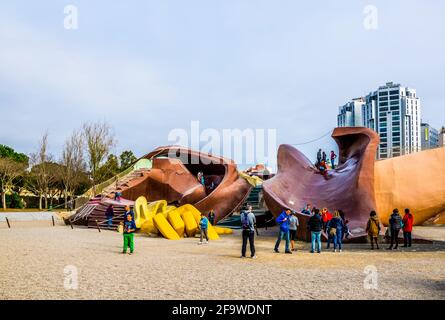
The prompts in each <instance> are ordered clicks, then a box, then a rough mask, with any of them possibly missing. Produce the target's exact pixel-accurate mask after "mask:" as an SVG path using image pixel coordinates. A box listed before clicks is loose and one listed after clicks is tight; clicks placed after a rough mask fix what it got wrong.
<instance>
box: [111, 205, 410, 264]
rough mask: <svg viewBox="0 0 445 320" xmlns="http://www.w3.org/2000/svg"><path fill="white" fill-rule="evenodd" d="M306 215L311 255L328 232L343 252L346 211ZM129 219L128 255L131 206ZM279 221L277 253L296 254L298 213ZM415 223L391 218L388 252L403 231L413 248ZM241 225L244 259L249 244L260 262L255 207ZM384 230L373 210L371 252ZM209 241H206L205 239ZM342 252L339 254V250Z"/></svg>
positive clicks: (128, 233) (204, 231)
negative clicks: (294, 252) (256, 246)
mask: <svg viewBox="0 0 445 320" xmlns="http://www.w3.org/2000/svg"><path fill="white" fill-rule="evenodd" d="M302 213H303V214H306V215H309V219H308V221H307V229H308V231H309V232H310V238H311V247H310V252H311V253H315V252H317V253H321V251H322V244H321V235H322V232H323V231H324V232H325V233H326V235H327V244H326V249H329V248H330V246H331V243H332V244H333V251H334V252H342V243H343V239H344V238H347V237H348V236H350V235H352V234H351V232H350V230H349V228H348V220H346V219H345V214H344V212H343V211H342V210H336V211H335V212H334V214H331V213H330V212H329V211H328V209H327V208H323V209H321V210H320V209H318V208H316V207H312V206H311V205H310V204H307V205H306V206H305V207H304V208H303V210H302ZM105 214H106V216H107V223H108V226H110V227H111V226H112V220H113V216H114V209H113V205H112V204H110V205H109V206H108V208H107V210H106V213H105ZM124 216H125V220H124V222H121V226H122V227H123V242H124V244H123V251H122V253H127V250H128V248H130V254H132V253H133V252H134V232H135V231H136V224H135V222H134V212H133V210H132V209H131V208H130V207H129V206H126V207H125V214H124ZM214 221H215V212H214V210H213V209H212V210H211V211H210V212H209V214H208V215H206V214H204V213H202V214H201V218H200V221H199V224H198V228H199V231H200V240H199V242H198V244H207V243H208V242H209V237H208V226H209V224H212V225H213V224H214ZM276 222H277V224H278V225H279V232H278V239H277V241H276V242H275V247H274V252H276V253H279V252H280V250H279V248H280V244H281V241H282V240H284V241H285V251H284V252H285V253H286V254H292V252H293V251H296V246H295V241H296V240H297V229H298V227H299V226H300V222H299V220H298V217H297V213H296V212H295V211H293V210H290V209H286V210H284V211H283V212H282V213H281V214H280V215H279V216H278V217H277V218H276ZM413 224H414V216H413V214H412V213H411V212H410V210H409V209H405V214H404V216H403V218H402V217H401V215H400V213H399V210H398V209H394V210H393V213H392V214H391V216H390V218H389V224H388V228H387V231H386V235H385V236H386V237H387V239H388V241H390V246H389V247H388V248H387V250H396V249H397V248H398V246H399V234H400V231H401V230H402V231H403V239H404V245H403V246H404V247H411V246H412V229H413ZM241 225H242V247H241V258H245V257H246V251H247V243H248V242H249V245H250V257H251V258H252V259H256V258H257V256H256V251H255V229H256V217H255V215H254V214H253V211H252V206H251V205H247V206H246V208H245V209H244V210H242V212H241ZM381 230H382V227H381V222H380V219H379V217H378V215H377V213H376V212H375V211H371V213H370V217H369V219H368V222H367V224H366V232H367V234H368V236H369V240H370V243H371V249H372V250H374V249H380V247H379V235H380V233H381ZM204 239H205V240H204ZM337 250H338V251H337Z"/></svg>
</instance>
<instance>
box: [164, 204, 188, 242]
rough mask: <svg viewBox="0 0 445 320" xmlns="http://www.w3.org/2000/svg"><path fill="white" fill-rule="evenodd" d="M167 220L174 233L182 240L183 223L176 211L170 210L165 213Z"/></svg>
mask: <svg viewBox="0 0 445 320" xmlns="http://www.w3.org/2000/svg"><path fill="white" fill-rule="evenodd" d="M167 220H168V222H170V225H171V226H172V227H173V229H174V230H175V231H176V233H177V234H178V235H179V236H180V237H181V238H182V237H184V229H185V223H184V221H183V220H182V218H181V215H180V214H179V212H178V210H177V209H176V210H170V211H169V212H168V213H167Z"/></svg>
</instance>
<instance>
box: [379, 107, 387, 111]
mask: <svg viewBox="0 0 445 320" xmlns="http://www.w3.org/2000/svg"><path fill="white" fill-rule="evenodd" d="M380 111H388V107H385V108H380Z"/></svg>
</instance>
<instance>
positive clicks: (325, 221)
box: [321, 208, 332, 231]
mask: <svg viewBox="0 0 445 320" xmlns="http://www.w3.org/2000/svg"><path fill="white" fill-rule="evenodd" d="M321 217H322V219H323V230H325V231H326V227H327V225H328V222H329V221H330V220H331V219H332V214H331V213H330V212H329V211H328V208H323V209H322V210H321Z"/></svg>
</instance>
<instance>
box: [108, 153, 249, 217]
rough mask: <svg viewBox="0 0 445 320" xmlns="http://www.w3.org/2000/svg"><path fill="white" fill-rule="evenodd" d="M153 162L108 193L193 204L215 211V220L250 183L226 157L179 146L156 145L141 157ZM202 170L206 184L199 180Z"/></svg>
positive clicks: (240, 197)
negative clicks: (137, 174) (149, 166)
mask: <svg viewBox="0 0 445 320" xmlns="http://www.w3.org/2000/svg"><path fill="white" fill-rule="evenodd" d="M142 159H149V160H150V161H151V162H152V167H151V169H149V170H145V171H143V172H141V174H140V176H139V177H137V178H135V179H133V180H130V181H128V182H127V183H126V184H124V185H121V186H120V187H118V188H117V189H115V190H114V191H113V192H111V193H110V194H108V196H109V197H114V195H115V193H116V192H118V191H119V192H121V194H122V197H123V198H125V199H129V200H133V201H135V200H136V199H137V198H138V197H139V196H145V197H146V198H147V201H148V202H153V201H158V200H165V201H166V202H167V203H168V204H174V205H176V206H181V205H185V204H192V205H193V206H194V207H196V209H198V210H199V211H200V212H205V213H208V212H209V211H210V210H214V212H215V223H217V222H218V221H219V220H221V219H223V218H224V217H226V216H227V215H229V214H231V213H232V212H233V211H235V210H236V209H238V208H239V207H240V206H241V205H242V204H243V202H244V200H245V199H246V198H247V196H248V195H249V192H250V190H251V188H252V185H251V184H250V183H249V182H248V181H246V180H245V179H243V178H242V177H240V175H239V173H238V170H237V166H236V164H235V163H234V162H233V161H232V160H229V159H225V158H223V157H217V156H213V155H209V154H204V153H200V152H198V151H193V150H191V149H188V148H183V147H178V146H167V147H159V148H157V149H155V150H154V151H152V152H150V153H149V154H147V155H145V156H144V157H142ZM199 172H202V173H203V174H204V176H205V184H204V185H203V184H202V183H200V181H198V179H197V175H198V173H199Z"/></svg>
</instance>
